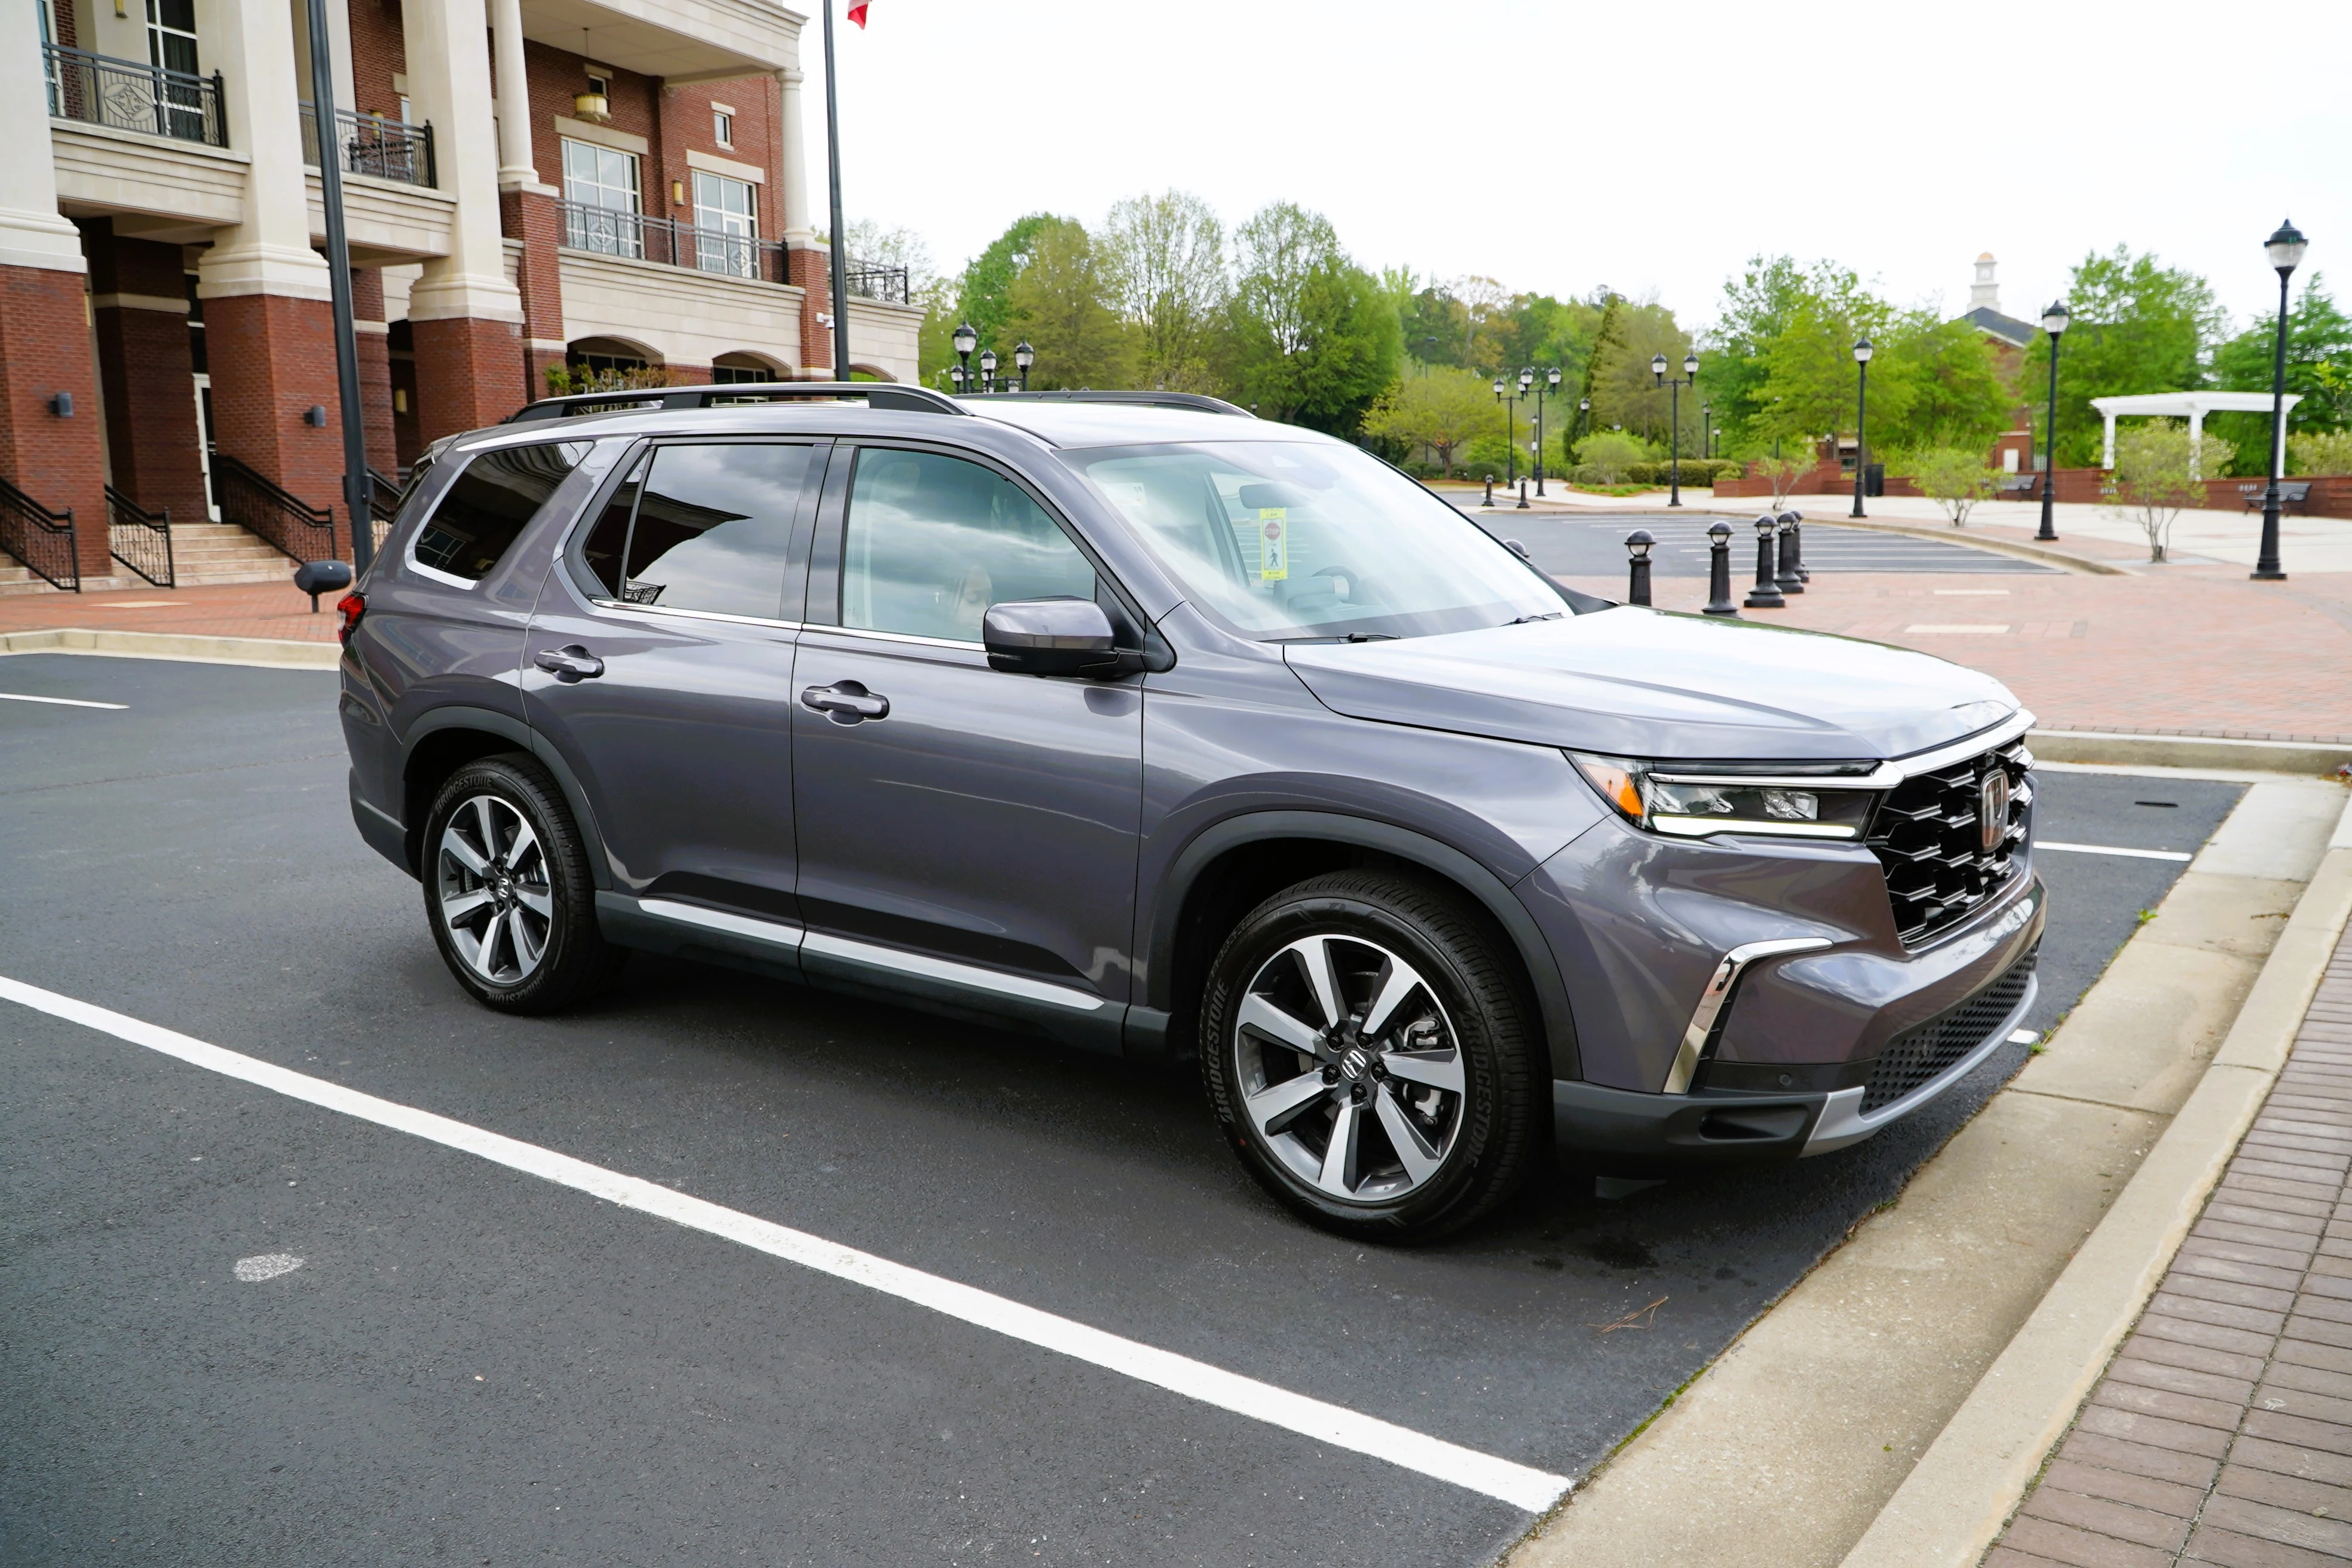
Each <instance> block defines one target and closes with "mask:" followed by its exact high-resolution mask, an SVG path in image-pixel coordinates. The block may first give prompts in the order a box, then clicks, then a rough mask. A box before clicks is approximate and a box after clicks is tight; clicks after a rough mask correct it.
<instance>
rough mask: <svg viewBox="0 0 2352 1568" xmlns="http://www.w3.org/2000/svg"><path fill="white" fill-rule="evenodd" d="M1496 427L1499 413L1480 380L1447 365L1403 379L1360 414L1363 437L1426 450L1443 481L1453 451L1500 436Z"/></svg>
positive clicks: (1451, 468) (1500, 417) (1499, 422)
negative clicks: (1381, 438)
mask: <svg viewBox="0 0 2352 1568" xmlns="http://www.w3.org/2000/svg"><path fill="white" fill-rule="evenodd" d="M1502 428H1503V411H1502V409H1501V408H1500V407H1498V406H1497V405H1496V402H1495V395H1494V393H1493V392H1492V391H1490V390H1489V389H1488V387H1487V384H1486V377H1485V376H1482V375H1480V374H1477V373H1476V372H1475V371H1467V370H1461V369H1457V368H1455V367H1454V366H1453V365H1436V366H1432V367H1430V368H1429V371H1428V374H1425V375H1412V374H1408V375H1406V376H1405V377H1404V378H1403V379H1402V380H1400V381H1399V382H1397V383H1396V384H1394V385H1392V386H1391V387H1390V388H1389V389H1388V390H1387V391H1386V392H1384V393H1382V394H1381V395H1380V396H1379V397H1378V398H1376V399H1375V400H1374V401H1373V403H1372V405H1371V407H1370V408H1369V409H1367V410H1366V411H1365V413H1364V434H1366V435H1367V436H1378V437H1384V438H1386V439H1388V440H1391V441H1402V442H1406V443H1408V444H1410V445H1412V446H1416V447H1427V448H1429V449H1430V450H1431V451H1433V452H1435V453H1436V454H1437V460H1438V464H1439V466H1440V467H1441V468H1443V469H1444V472H1445V475H1446V477H1448V478H1449V479H1450V478H1452V477H1453V473H1454V456H1455V454H1456V452H1458V451H1459V450H1460V449H1461V448H1462V447H1465V446H1466V445H1467V444H1468V443H1470V442H1471V441H1474V440H1475V439H1477V438H1478V437H1481V436H1486V435H1488V434H1495V435H1500V434H1501V433H1502Z"/></svg>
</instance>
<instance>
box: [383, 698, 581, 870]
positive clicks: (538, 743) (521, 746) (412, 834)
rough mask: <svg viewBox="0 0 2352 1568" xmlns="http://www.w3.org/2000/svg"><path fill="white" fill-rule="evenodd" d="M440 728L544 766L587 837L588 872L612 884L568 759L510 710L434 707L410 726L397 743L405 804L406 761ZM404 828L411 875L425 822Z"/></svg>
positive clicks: (417, 861)
mask: <svg viewBox="0 0 2352 1568" xmlns="http://www.w3.org/2000/svg"><path fill="white" fill-rule="evenodd" d="M445 730H478V731H482V732H484V733H485V734H491V735H496V736H498V737H499V739H501V740H505V741H511V742H514V744H515V749H516V750H517V751H520V752H529V753H530V756H531V758H532V760H533V761H535V762H537V763H539V764H540V765H541V767H543V768H545V769H546V770H547V771H548V773H550V774H551V775H552V776H553V778H554V780H555V784H556V787H557V788H559V789H561V790H562V792H563V804H564V805H567V806H569V807H571V808H572V822H573V824H574V825H575V826H578V827H579V829H580V831H581V833H582V835H583V837H585V838H586V839H587V841H588V870H589V875H590V876H591V877H593V879H594V880H595V885H596V886H597V887H599V888H601V889H604V890H606V891H610V890H611V889H612V887H613V876H612V869H611V867H610V865H609V864H608V857H607V856H606V855H605V853H604V832H603V830H602V829H600V828H599V827H598V826H596V812H595V809H594V808H593V806H591V805H589V804H588V792H587V791H586V790H584V789H583V788H582V787H581V786H580V780H579V778H578V777H577V776H576V775H575V774H574V773H572V766H571V764H570V763H566V762H565V761H564V760H563V758H562V755H561V754H560V753H559V752H557V751H556V750H555V748H554V747H553V746H551V745H549V744H548V743H547V742H546V741H545V740H543V739H542V738H541V736H540V734H539V732H538V731H535V730H533V729H532V728H531V727H530V725H528V724H526V723H524V722H523V721H521V720H520V719H518V718H516V717H515V716H514V715H513V714H511V713H500V712H499V711H498V710H495V709H490V708H474V707H469V706H467V705H464V704H453V705H451V706H449V707H446V708H436V709H434V710H432V711H431V712H429V713H426V714H425V715H423V716H422V717H421V718H419V719H418V720H417V721H416V722H415V723H414V724H412V725H410V726H409V729H408V732H407V734H405V735H404V736H402V737H401V745H400V779H401V789H402V791H403V796H404V798H403V801H402V804H403V805H404V806H405V805H406V804H407V803H406V799H405V793H406V790H407V787H408V772H409V768H410V765H411V764H412V763H414V762H415V757H416V749H417V747H418V746H420V745H422V744H423V743H424V742H425V739H426V738H427V737H428V736H431V735H435V734H438V733H440V732H441V731H445ZM405 831H406V833H407V835H408V839H409V865H410V868H411V872H412V874H415V868H416V867H418V866H419V865H421V864H422V863H423V854H422V843H421V840H422V837H423V834H424V832H425V825H424V823H422V822H421V821H420V822H411V823H408V824H406V826H405Z"/></svg>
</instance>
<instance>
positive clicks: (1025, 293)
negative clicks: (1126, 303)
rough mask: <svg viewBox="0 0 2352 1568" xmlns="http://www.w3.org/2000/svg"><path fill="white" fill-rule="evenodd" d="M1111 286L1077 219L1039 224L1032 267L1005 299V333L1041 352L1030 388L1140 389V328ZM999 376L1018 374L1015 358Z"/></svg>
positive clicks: (1031, 255)
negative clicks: (1119, 306) (1122, 313)
mask: <svg viewBox="0 0 2352 1568" xmlns="http://www.w3.org/2000/svg"><path fill="white" fill-rule="evenodd" d="M1111 293H1112V289H1111V283H1110V279H1108V277H1106V276H1105V268H1104V267H1103V261H1102V256H1101V253H1100V251H1099V250H1098V248H1097V247H1096V245H1095V242H1094V239H1093V237H1091V236H1090V235H1088V234H1087V230H1086V226H1084V225H1083V224H1080V223H1077V222H1076V221H1075V220H1073V219H1070V218H1064V217H1051V218H1046V219H1045V220H1044V221H1042V222H1040V223H1039V224H1038V225H1037V226H1036V227H1035V228H1034V230H1033V231H1032V232H1031V234H1030V236H1029V245H1028V254H1027V258H1026V262H1025V264H1024V266H1023V267H1022V268H1021V269H1020V270H1019V271H1018V272H1017V273H1015V274H1014V275H1013V285H1012V288H1011V289H1010V290H1009V292H1008V294H1007V296H1006V300H1005V314H1004V325H1003V333H1004V335H1005V336H1007V337H1010V338H1015V339H1025V340H1026V341H1027V342H1028V343H1029V344H1030V346H1031V347H1032V348H1034V349H1035V350H1036V352H1037V364H1036V368H1035V369H1034V371H1032V372H1031V374H1030V377H1029V384H1030V385H1031V386H1033V387H1034V388H1036V389H1037V390H1039V391H1053V390H1056V389H1060V388H1067V387H1081V386H1096V387H1127V386H1132V385H1134V384H1135V363H1136V343H1135V337H1136V333H1135V329H1134V328H1133V327H1132V326H1131V325H1130V324H1129V323H1128V322H1127V321H1122V320H1121V319H1120V317H1119V314H1118V311H1117V310H1113V309H1112V308H1111V307H1110V305H1109V304H1108V303H1107V300H1108V298H1109V297H1110V296H1111ZM997 353H999V354H1000V355H1003V356H1005V357H1006V361H1007V363H1005V365H1004V368H1003V370H1001V371H1000V372H999V374H1007V373H1008V372H1011V371H1012V366H1011V363H1010V356H1009V355H1008V354H1007V353H1006V349H1005V347H1004V346H1003V345H1002V344H1000V345H999V346H998V348H997Z"/></svg>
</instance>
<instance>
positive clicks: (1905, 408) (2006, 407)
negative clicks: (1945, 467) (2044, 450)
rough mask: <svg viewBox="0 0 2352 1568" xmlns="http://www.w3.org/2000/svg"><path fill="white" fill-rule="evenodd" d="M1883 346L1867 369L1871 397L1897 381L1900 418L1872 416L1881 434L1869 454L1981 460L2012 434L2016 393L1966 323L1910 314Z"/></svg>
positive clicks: (1889, 329)
mask: <svg viewBox="0 0 2352 1568" xmlns="http://www.w3.org/2000/svg"><path fill="white" fill-rule="evenodd" d="M1882 346H1883V352H1882V353H1879V354H1878V355H1877V356H1875V357H1874V358H1873V360H1872V361H1871V365H1870V373H1871V394H1872V397H1873V399H1874V401H1875V399H1876V398H1877V396H1878V389H1879V388H1880V387H1881V386H1882V385H1889V384H1894V383H1895V382H1897V381H1899V382H1900V383H1901V384H1902V386H1903V398H1902V413H1901V415H1900V416H1899V417H1890V418H1888V419H1887V420H1886V421H1885V423H1881V422H1880V421H1879V420H1878V419H1876V418H1875V417H1874V419H1873V420H1872V428H1873V429H1874V430H1875V431H1879V432H1882V434H1880V435H1874V436H1873V437H1872V438H1871V444H1872V445H1873V446H1874V447H1875V446H1879V445H1881V444H1882V443H1883V444H1884V445H1885V447H1886V448H1887V449H1888V450H1895V449H1897V448H1912V449H1931V448H1935V447H1957V448H1959V449H1961V450H1963V451H1975V452H1979V453H1981V452H1982V451H1984V450H1985V449H1986V448H1987V447H1990V445H1991V444H1992V439H1993V437H1996V436H1998V435H2000V433H2001V432H2002V431H2004V430H2006V429H2008V428H2010V420H2011V418H2012V417H2013V416H2015V414H2016V412H2017V405H2018V402H2019V398H2018V395H2017V392H2016V389H2015V388H2013V387H2012V386H2011V385H2010V384H2009V383H2008V382H2007V381H2006V380H2004V379H2003V378H2002V376H2001V374H2000V366H1999V364H1998V363H1996V362H1995V361H1994V359H1993V353H1992V345H1991V344H1990V342H1987V341H1986V339H1985V335H1984V334H1983V333H1982V332H1980V331H1978V330H1977V329H1976V327H1975V326H1974V325H1973V324H1972V323H1970V322H1969V321H1944V320H1942V319H1940V317H1939V315H1938V314H1937V312H1936V311H1933V310H1915V311H1909V312H1906V313H1905V314H1903V315H1901V316H1898V317H1896V318H1895V320H1893V321H1889V322H1888V323H1887V326H1886V329H1885V342H1884V344H1883V345H1882ZM1848 357H1849V358H1851V357H1852V350H1851V349H1849V350H1848Z"/></svg>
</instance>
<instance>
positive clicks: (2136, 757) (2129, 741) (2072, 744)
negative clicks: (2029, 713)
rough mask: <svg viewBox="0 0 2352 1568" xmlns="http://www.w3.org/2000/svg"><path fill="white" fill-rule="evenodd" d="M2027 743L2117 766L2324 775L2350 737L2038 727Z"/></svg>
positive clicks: (2045, 753) (2075, 759)
mask: <svg viewBox="0 0 2352 1568" xmlns="http://www.w3.org/2000/svg"><path fill="white" fill-rule="evenodd" d="M2027 744H2029V745H2030V746H2032V748H2033V754H2034V755H2035V756H2036V757H2039V758H2043V759H2046V760H2047V761H2050V762H2053V763H2109V764H2111V765H2115V766H2121V767H2132V766H2138V767H2159V768H2237V769H2242V770H2245V771H2248V772H2253V773H2300V774H2302V775H2304V776H2305V777H2325V776H2326V775H2328V774H2331V773H2335V772H2336V769H2337V768H2339V767H2341V766H2343V765H2344V764H2345V763H2352V742H2338V743H2334V744H2331V743H2329V742H2325V741H2253V740H2237V739H2232V738H2231V737H2228V736H2221V735H2130V734H2110V733H2108V732H2106V731H2099V730H2036V731H2033V733H2032V737H2031V738H2030V739H2029V740H2028V742H2027Z"/></svg>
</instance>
